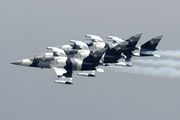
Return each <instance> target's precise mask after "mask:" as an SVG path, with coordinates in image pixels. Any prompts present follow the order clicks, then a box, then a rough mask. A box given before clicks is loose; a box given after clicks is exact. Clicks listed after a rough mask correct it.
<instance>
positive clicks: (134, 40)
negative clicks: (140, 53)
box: [126, 33, 142, 49]
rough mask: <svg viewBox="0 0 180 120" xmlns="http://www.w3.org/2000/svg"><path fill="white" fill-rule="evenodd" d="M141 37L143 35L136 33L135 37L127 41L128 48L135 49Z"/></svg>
mask: <svg viewBox="0 0 180 120" xmlns="http://www.w3.org/2000/svg"><path fill="white" fill-rule="evenodd" d="M141 36H142V33H136V34H135V35H133V36H131V37H130V38H129V39H127V40H126V41H128V42H129V43H128V45H127V47H128V48H133V49H135V46H136V44H137V43H138V41H139V39H140V38H141Z"/></svg>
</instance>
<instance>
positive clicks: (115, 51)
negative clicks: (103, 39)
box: [102, 41, 128, 63]
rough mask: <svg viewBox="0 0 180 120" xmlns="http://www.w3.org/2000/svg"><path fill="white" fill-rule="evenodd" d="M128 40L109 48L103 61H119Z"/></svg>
mask: <svg viewBox="0 0 180 120" xmlns="http://www.w3.org/2000/svg"><path fill="white" fill-rule="evenodd" d="M127 44H128V42H127V41H124V42H121V43H120V44H118V45H116V46H115V47H113V48H111V49H108V50H107V51H106V53H105V55H104V56H103V58H102V61H103V63H117V62H118V60H119V59H120V58H121V54H122V52H123V50H124V49H125V48H126V46H127Z"/></svg>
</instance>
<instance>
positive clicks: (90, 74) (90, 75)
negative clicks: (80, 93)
mask: <svg viewBox="0 0 180 120" xmlns="http://www.w3.org/2000/svg"><path fill="white" fill-rule="evenodd" d="M78 75H80V76H87V77H96V75H94V74H92V73H78Z"/></svg>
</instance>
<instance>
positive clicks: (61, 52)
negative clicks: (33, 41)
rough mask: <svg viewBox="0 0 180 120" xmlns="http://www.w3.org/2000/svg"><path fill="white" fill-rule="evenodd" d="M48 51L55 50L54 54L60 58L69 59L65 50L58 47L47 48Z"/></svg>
mask: <svg viewBox="0 0 180 120" xmlns="http://www.w3.org/2000/svg"><path fill="white" fill-rule="evenodd" d="M46 48H47V49H48V50H53V51H54V52H57V53H58V54H59V56H63V57H67V56H66V54H65V52H64V50H62V49H59V48H57V47H46Z"/></svg>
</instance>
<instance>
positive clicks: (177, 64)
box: [133, 59, 180, 68]
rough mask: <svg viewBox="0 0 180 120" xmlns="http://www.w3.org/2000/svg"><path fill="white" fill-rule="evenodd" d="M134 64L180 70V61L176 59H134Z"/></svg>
mask: <svg viewBox="0 0 180 120" xmlns="http://www.w3.org/2000/svg"><path fill="white" fill-rule="evenodd" d="M133 63H140V64H144V65H154V66H161V67H172V68H180V61H178V60H174V59H166V60H162V59H158V60H157V59H148V60H145V59H144V60H142V59H134V60H133Z"/></svg>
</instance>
